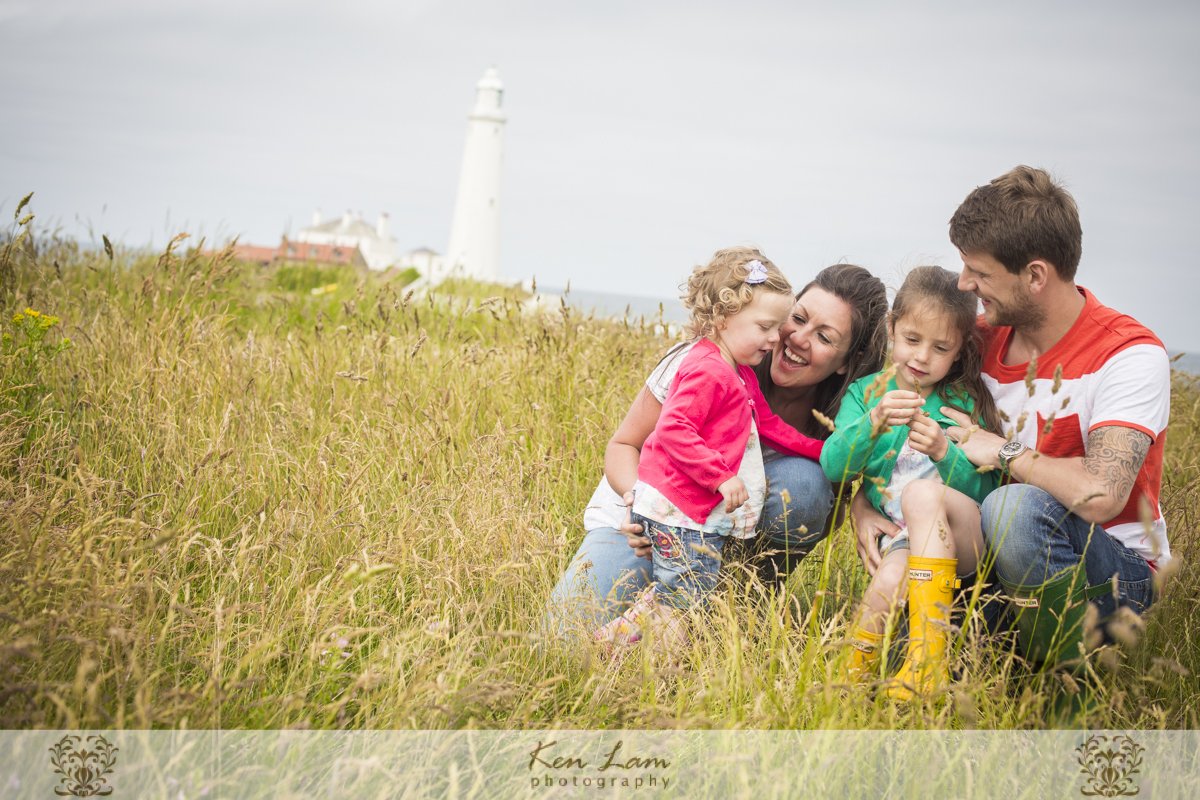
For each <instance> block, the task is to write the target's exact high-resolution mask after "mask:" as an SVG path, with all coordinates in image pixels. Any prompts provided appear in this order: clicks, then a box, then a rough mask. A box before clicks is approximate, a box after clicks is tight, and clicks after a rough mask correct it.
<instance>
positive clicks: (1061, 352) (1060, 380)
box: [979, 287, 1171, 568]
mask: <svg viewBox="0 0 1200 800" xmlns="http://www.w3.org/2000/svg"><path fill="white" fill-rule="evenodd" d="M1079 292H1080V294H1082V295H1083V298H1084V306H1083V311H1082V312H1081V313H1080V315H1079V318H1078V319H1077V320H1076V321H1075V324H1074V325H1073V326H1071V329H1070V330H1069V331H1068V332H1067V333H1066V335H1065V336H1063V337H1062V339H1060V340H1059V341H1058V343H1057V344H1055V345H1054V346H1053V347H1051V348H1050V349H1049V350H1047V351H1046V352H1045V353H1042V354H1041V355H1040V356H1039V357H1038V359H1037V372H1036V374H1035V375H1034V376H1033V378H1032V381H1029V380H1027V373H1028V371H1029V365H1028V364H1013V365H1011V366H1005V365H1004V363H1003V357H1004V354H1005V353H1006V352H1008V346H1009V343H1010V342H1011V341H1012V334H1013V331H1012V328H1010V327H1007V326H1002V327H996V328H993V327H990V326H989V325H987V324H986V323H984V322H983V318H982V317H980V323H979V324H980V329H981V330H982V331H983V335H984V359H983V380H984V382H985V383H986V384H987V387H988V389H990V390H991V392H992V396H993V397H995V398H996V405H997V407H999V409H1000V411H1001V413H1002V415H1003V417H1004V418H1005V419H1006V422H1005V423H1004V425H1005V431H1004V433H1005V434H1006V435H1009V436H1013V438H1015V439H1017V440H1018V441H1020V442H1021V443H1022V444H1024V445H1026V446H1027V447H1030V448H1034V449H1036V450H1037V452H1039V453H1042V454H1044V455H1047V456H1052V457H1055V458H1073V457H1082V456H1083V455H1085V454H1086V444H1087V437H1088V435H1089V434H1090V433H1091V432H1092V431H1094V430H1096V429H1097V428H1103V427H1107V426H1110V425H1116V426H1119V427H1122V428H1133V429H1134V430H1136V431H1141V432H1142V433H1144V434H1146V435H1147V436H1149V437H1150V440H1151V445H1150V452H1149V453H1147V454H1146V460H1145V462H1144V463H1143V464H1142V468H1141V471H1139V472H1138V475H1137V479H1136V480H1135V481H1134V484H1133V490H1132V491H1131V492H1130V493H1129V501H1128V502H1127V503H1126V504H1125V507H1124V508H1123V509H1121V513H1119V514H1117V516H1115V517H1113V518H1112V519H1111V520H1109V521H1107V522H1105V523H1104V529H1105V530H1106V531H1108V534H1109V535H1110V536H1112V537H1113V538H1114V539H1116V540H1117V541H1119V542H1121V543H1122V544H1124V545H1125V546H1126V547H1128V548H1129V549H1130V550H1133V551H1134V552H1135V553H1138V554H1140V555H1141V556H1142V557H1143V558H1145V559H1146V560H1147V561H1148V562H1149V563H1150V566H1151V567H1154V568H1157V567H1158V566H1161V565H1162V564H1164V563H1166V562H1167V561H1168V560H1169V559H1170V558H1171V550H1170V547H1169V546H1168V544H1167V525H1166V522H1165V521H1164V520H1163V514H1162V508H1161V506H1160V505H1159V502H1158V498H1159V490H1160V487H1161V485H1162V467H1163V447H1164V445H1165V443H1166V430H1167V418H1168V415H1169V413H1170V408H1171V365H1170V361H1169V359H1168V357H1167V351H1166V348H1164V347H1163V344H1162V342H1161V341H1159V339H1158V337H1157V336H1155V335H1154V334H1153V333H1151V332H1150V330H1149V329H1148V328H1146V327H1145V326H1143V325H1142V324H1141V323H1139V322H1138V321H1137V320H1135V319H1133V318H1132V317H1129V316H1127V315H1125V314H1121V313H1119V312H1117V311H1114V310H1113V309H1111V308H1108V307H1107V306H1104V305H1102V304H1101V303H1100V301H1099V300H1097V299H1096V297H1095V295H1093V294H1092V293H1091V292H1089V291H1087V290H1086V289H1083V288H1081V287H1080V288H1079ZM1060 370H1061V372H1060ZM1140 507H1141V508H1144V509H1145V510H1146V511H1143V512H1142V513H1139V508H1140ZM1147 511H1148V513H1146V512H1147ZM1146 517H1149V521H1148V524H1147V523H1146V522H1143V519H1145V518H1146Z"/></svg>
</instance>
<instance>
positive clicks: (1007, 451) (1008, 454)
mask: <svg viewBox="0 0 1200 800" xmlns="http://www.w3.org/2000/svg"><path fill="white" fill-rule="evenodd" d="M1028 449H1029V448H1028V447H1026V446H1025V445H1023V444H1021V443H1020V442H1018V441H1017V440H1015V439H1014V440H1013V441H1011V442H1005V443H1004V444H1003V445H1002V446H1001V447H1000V469H1002V470H1004V471H1005V472H1009V473H1011V472H1012V468H1011V464H1012V462H1013V459H1014V458H1016V457H1017V456H1019V455H1021V453H1024V452H1025V451H1026V450H1028Z"/></svg>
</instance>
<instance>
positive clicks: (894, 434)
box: [821, 373, 1000, 513]
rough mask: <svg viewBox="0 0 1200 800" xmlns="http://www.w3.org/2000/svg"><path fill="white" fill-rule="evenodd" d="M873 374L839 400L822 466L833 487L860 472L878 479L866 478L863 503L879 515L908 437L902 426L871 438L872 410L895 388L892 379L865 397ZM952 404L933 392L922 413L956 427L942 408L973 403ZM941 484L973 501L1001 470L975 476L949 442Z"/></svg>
mask: <svg viewBox="0 0 1200 800" xmlns="http://www.w3.org/2000/svg"><path fill="white" fill-rule="evenodd" d="M879 374H880V373H876V374H875V375H868V376H866V377H865V378H859V379H858V380H856V381H855V382H854V383H852V384H850V387H849V388H848V389H847V390H846V394H845V395H844V396H843V397H842V406H841V408H840V409H838V415H837V419H836V420H835V421H834V428H835V430H834V432H833V433H832V434H830V436H829V438H828V439H826V440H825V446H824V447H823V448H822V449H821V468H822V469H824V470H825V477H827V478H828V479H829V480H830V481H831V482H833V483H835V484H836V483H844V482H848V481H850V480H853V479H854V477H855V476H856V475H858V474H859V473H860V472H861V473H863V474H864V475H866V476H867V477H868V478H879V479H881V480H879V481H872V480H864V481H863V485H864V486H865V487H866V489H867V499H868V500H870V501H871V505H873V506H875V508H876V509H878V510H879V512H880V513H883V503H884V500H883V493H882V489H884V488H886V487H887V485H888V484H889V483H890V482H891V480H892V469H893V468H894V467H895V466H896V454H897V453H899V452H900V448H901V447H902V446H903V445H904V442H905V440H906V439H908V433H909V430H908V426H907V425H901V426H899V427H894V428H891V429H885V430H884V431H883V432H882V433H880V434H879V436H878V437H875V438H874V439H873V438H872V436H871V409H873V408H874V407H875V406H877V405H878V404H879V400H880V399H881V398H882V397H883V394H884V393H886V392H890V391H892V390H893V389H895V388H897V387H896V379H895V378H892V379H891V380H889V381H888V384H887V389H886V390H885V392H884V393H880V394H879V396H878V397H870V398H868V396H867V395H868V393H869V392H870V391H871V386H872V384H874V383H875V379H876V377H877V376H878V375H879ZM951 399H952V401H953V402H946V400H945V399H944V398H942V396H941V395H940V394H938V393H937V392H933V393H931V394H930V395H929V397H928V398H926V400H925V405H924V406H923V410H924V411H925V413H927V414H929V416H930V417H932V418H933V420H934V421H935V422H937V423H938V424H939V425H941V426H942V427H943V428H946V427H949V426H951V425H954V424H955V423H954V422H953V421H952V420H950V419H949V418H947V417H946V416H945V415H944V414H942V411H941V408H942V406H951V407H953V408H960V409H962V410H964V411H966V412H967V413H970V412H971V411H972V410H974V407H975V404H974V402H973V401H972V400H971V398H969V397H964V396H962V395H954V396H952V398H951ZM934 464H935V465H936V466H937V471H938V474H939V475H941V476H942V482H943V483H945V484H946V485H947V486H949V487H950V488H952V489H957V490H958V491H960V492H962V493H963V494H965V495H967V496H968V497H971V498H973V499H974V500H975V502H977V503H982V502H983V498H984V497H986V496H987V495H988V493H989V492H991V491H992V490H993V489H995V488H996V487H997V486H999V484H1000V471H999V470H992V471H990V472H985V473H979V472H976V470H975V465H974V464H972V463H971V462H970V460H968V459H967V455H966V453H964V452H963V450H962V448H961V447H959V446H958V445H957V444H955V443H954V442H950V443H949V447H948V448H947V450H946V457H945V458H943V459H942V460H941V461H935V462H934Z"/></svg>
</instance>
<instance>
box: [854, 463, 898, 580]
mask: <svg viewBox="0 0 1200 800" xmlns="http://www.w3.org/2000/svg"><path fill="white" fill-rule="evenodd" d="M850 521H851V523H852V524H853V525H854V535H855V537H856V538H857V540H858V543H857V547H858V557H859V558H861V559H862V564H863V569H865V570H866V571H867V574H868V575H871V576H872V577H873V576H874V575H875V570H877V569H879V561H880V555H879V537H880V536H881V535H882V534H885V533H886V534H887V535H888V536H894V535H895V534H896V532H897V531H898V530H900V526H899V525H897V524H896V523H894V522H892V521H891V520H890V519H888V518H887V517H885V516H884V515H883V514H880V513H879V512H878V511H876V510H875V508H874V507H873V506H872V505H871V502H870V501H869V500H867V493H866V491H865V490H864V489H863V488H862V487H861V486H860V487H859V489H858V491H857V492H855V494H854V499H853V500H851V501H850Z"/></svg>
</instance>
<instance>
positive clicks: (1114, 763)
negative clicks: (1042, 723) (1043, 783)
mask: <svg viewBox="0 0 1200 800" xmlns="http://www.w3.org/2000/svg"><path fill="white" fill-rule="evenodd" d="M1106 742H1109V737H1107V736H1099V735H1097V736H1092V737H1089V738H1088V740H1087V741H1086V742H1084V743H1083V744H1081V745H1079V747H1077V748H1075V752H1076V753H1078V754H1079V766H1080V767H1082V769H1081V770H1080V772H1082V773H1083V774H1084V775H1086V776H1087V782H1086V783H1085V784H1084V787H1083V788H1082V789H1080V792H1082V794H1083V795H1084V797H1133V796H1134V795H1136V794H1138V793H1139V792H1140V791H1141V788H1140V787H1138V786H1137V785H1136V784H1135V783H1134V782H1133V779H1132V778H1131V777H1130V776H1131V775H1136V774H1138V772H1139V770H1138V768H1139V767H1140V766H1142V753H1143V752H1145V750H1146V748H1144V747H1142V746H1141V745H1140V744H1138V743H1137V742H1135V741H1134V740H1133V739H1131V738H1129V737H1128V736H1124V735H1120V736H1113V737H1112V741H1111V743H1109V744H1108V745H1107V746H1106V745H1105V743H1106Z"/></svg>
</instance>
